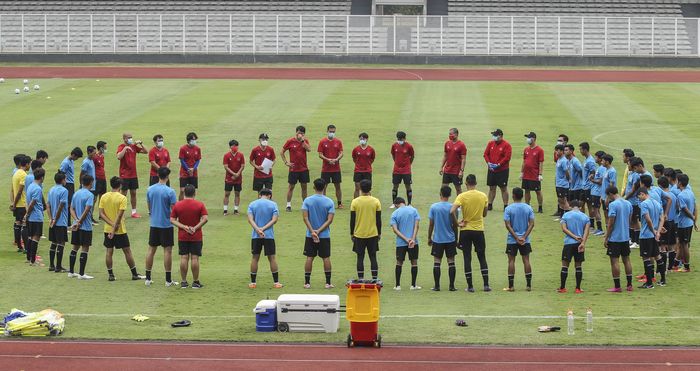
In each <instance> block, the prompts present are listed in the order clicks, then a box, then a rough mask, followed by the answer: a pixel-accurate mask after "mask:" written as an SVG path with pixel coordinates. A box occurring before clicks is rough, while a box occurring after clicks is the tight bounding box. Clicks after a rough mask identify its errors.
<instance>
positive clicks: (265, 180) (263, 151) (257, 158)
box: [249, 133, 276, 192]
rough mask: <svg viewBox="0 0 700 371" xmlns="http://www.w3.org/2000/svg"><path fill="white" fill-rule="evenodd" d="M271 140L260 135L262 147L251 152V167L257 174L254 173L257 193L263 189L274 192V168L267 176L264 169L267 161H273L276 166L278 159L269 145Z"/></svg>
mask: <svg viewBox="0 0 700 371" xmlns="http://www.w3.org/2000/svg"><path fill="white" fill-rule="evenodd" d="M269 139H270V137H269V136H268V135H267V134H266V133H262V134H260V135H259V136H258V140H259V141H260V145H259V146H256V147H255V148H253V150H252V151H251V152H250V157H249V160H250V165H251V166H252V167H253V168H255V172H254V173H253V190H254V191H256V192H260V190H261V189H263V188H265V189H269V190H272V181H273V179H272V168H270V171H269V172H268V173H267V174H266V173H264V172H263V167H262V164H263V161H265V159H268V160H270V161H272V162H273V165H274V161H275V158H276V157H275V150H274V149H272V147H270V146H268V145H267V144H268V142H267V141H268V140H269Z"/></svg>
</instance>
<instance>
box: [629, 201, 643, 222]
mask: <svg viewBox="0 0 700 371" xmlns="http://www.w3.org/2000/svg"><path fill="white" fill-rule="evenodd" d="M641 213H642V210H641V209H640V208H639V205H632V220H631V221H632V222H638V221H640V220H641V219H639V216H640V215H641Z"/></svg>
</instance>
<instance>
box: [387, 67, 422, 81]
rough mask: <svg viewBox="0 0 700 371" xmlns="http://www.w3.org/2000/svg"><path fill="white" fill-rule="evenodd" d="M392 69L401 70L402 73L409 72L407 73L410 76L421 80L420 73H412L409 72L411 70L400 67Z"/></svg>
mask: <svg viewBox="0 0 700 371" xmlns="http://www.w3.org/2000/svg"><path fill="white" fill-rule="evenodd" d="M394 70H395V71H399V72H403V73H407V74H409V75H411V76H413V77H415V78H417V79H418V80H420V81H423V76H421V75H419V74H417V73H413V72H411V71H406V70H402V69H398V68H395V69H394Z"/></svg>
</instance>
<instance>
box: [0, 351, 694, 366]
mask: <svg viewBox="0 0 700 371" xmlns="http://www.w3.org/2000/svg"><path fill="white" fill-rule="evenodd" d="M0 358H20V359H26V358H33V359H39V358H46V359H84V360H95V359H99V360H120V361H123V360H126V361H167V362H171V361H179V362H183V361H185V362H262V363H272V362H288V363H316V362H322V363H331V364H332V363H351V364H358V363H360V364H361V363H365V364H441V365H556V366H590V365H596V366H686V367H693V366H700V363H692V362H685V363H683V362H679V363H668V362H596V361H595V360H590V361H586V362H566V361H556V362H547V361H440V360H379V359H359V358H358V359H286V358H192V357H131V356H83V355H40V354H39V355H28V354H0Z"/></svg>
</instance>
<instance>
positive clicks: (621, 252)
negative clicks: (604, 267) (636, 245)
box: [606, 241, 630, 258]
mask: <svg viewBox="0 0 700 371" xmlns="http://www.w3.org/2000/svg"><path fill="white" fill-rule="evenodd" d="M606 254H607V255H608V256H609V257H611V258H619V257H620V256H623V257H624V256H630V244H629V242H627V241H624V242H610V241H608V251H607V252H606Z"/></svg>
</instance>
